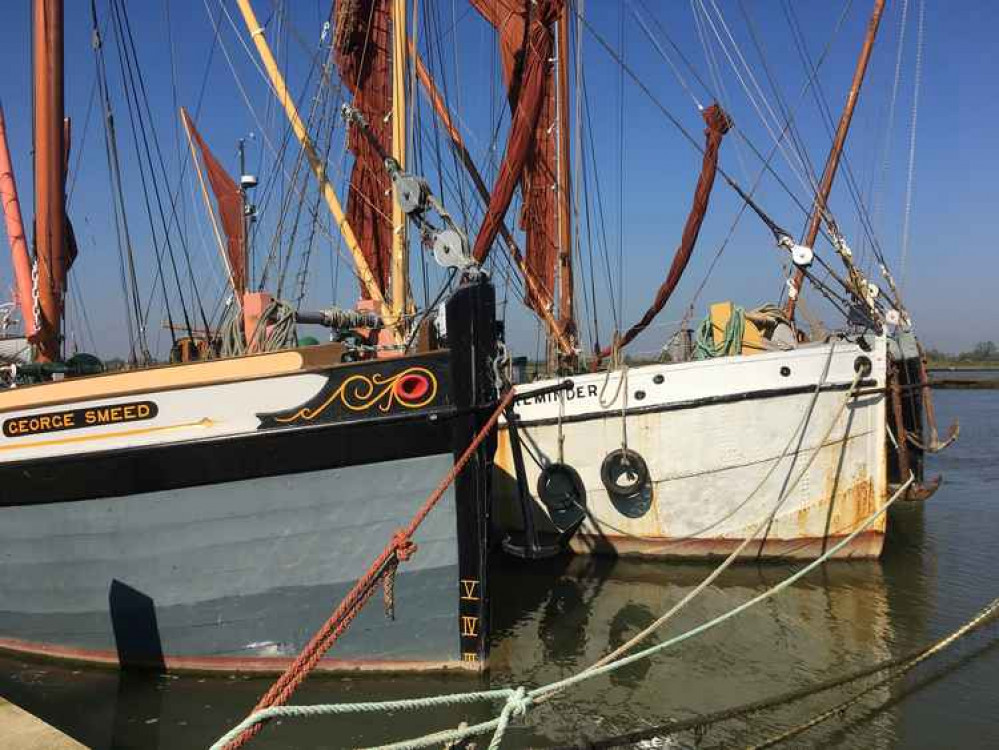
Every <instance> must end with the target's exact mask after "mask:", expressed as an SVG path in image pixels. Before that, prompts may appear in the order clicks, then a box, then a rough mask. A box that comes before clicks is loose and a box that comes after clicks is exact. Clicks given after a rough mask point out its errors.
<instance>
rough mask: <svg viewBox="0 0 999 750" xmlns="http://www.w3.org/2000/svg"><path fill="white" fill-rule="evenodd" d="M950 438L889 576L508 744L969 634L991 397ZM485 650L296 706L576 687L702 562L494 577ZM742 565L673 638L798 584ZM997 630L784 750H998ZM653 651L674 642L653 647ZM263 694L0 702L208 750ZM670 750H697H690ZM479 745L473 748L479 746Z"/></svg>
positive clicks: (548, 716)
mask: <svg viewBox="0 0 999 750" xmlns="http://www.w3.org/2000/svg"><path fill="white" fill-rule="evenodd" d="M937 409H938V415H939V419H940V420H941V422H942V423H948V422H950V421H951V419H953V417H955V416H960V417H961V421H962V435H961V440H960V441H958V443H957V444H955V445H954V446H953V447H952V448H951V449H950V450H949V451H948V452H947V453H944V454H942V455H941V456H939V457H937V458H936V459H934V465H933V466H932V467H930V468H931V470H932V471H939V472H942V473H943V474H944V475H945V484H944V485H943V487H942V488H941V490H940V492H939V493H938V494H937V496H936V497H935V498H934V499H933V500H932V501H930V503H929V504H928V505H926V506H925V507H924V506H915V505H911V506H901V507H898V508H897V509H895V510H894V511H893V513H892V516H891V522H890V524H889V538H888V542H887V544H886V552H885V555H884V556H883V558H882V559H881V561H880V562H876V563H874V562H864V563H860V562H840V563H835V564H831V565H830V566H828V567H825V568H823V569H820V570H819V571H817V572H816V573H814V574H812V575H810V576H808V577H807V578H806V579H804V580H802V581H799V582H798V583H797V584H796V585H795V586H793V587H791V588H790V589H789V590H787V591H786V592H784V593H783V594H781V595H779V596H778V597H776V598H775V599H772V600H769V601H768V602H766V603H764V604H761V605H760V606H758V607H755V608H753V609H751V610H749V611H748V612H746V613H744V614H743V615H742V616H740V617H739V618H736V619H735V620H733V621H731V622H730V623H727V624H725V625H723V626H721V627H719V628H717V629H715V630H713V631H711V632H709V633H706V634H705V635H703V636H702V637H700V638H697V639H694V640H692V641H688V642H687V643H684V644H682V645H681V646H679V647H677V648H676V649H675V650H671V651H669V652H668V653H663V654H660V655H658V656H657V657H656V658H655V659H653V660H651V661H649V662H643V663H640V664H635V665H632V666H630V667H628V668H626V669H623V670H621V671H620V672H618V673H616V674H614V675H613V676H611V677H603V678H598V679H595V680H593V681H592V682H588V683H586V684H583V685H581V686H579V687H578V688H577V689H574V690H573V691H572V692H571V693H568V694H567V695H566V696H565V697H563V698H560V699H558V700H554V701H551V702H550V703H548V704H545V705H544V706H541V707H539V708H538V709H537V710H536V711H534V712H532V715H531V723H530V726H529V727H527V728H524V727H517V728H516V729H515V730H514V731H512V732H511V734H510V735H509V742H508V743H504V747H505V748H506V747H509V748H515V747H546V746H551V745H558V744H565V743H570V742H575V741H578V740H580V739H581V738H586V737H604V736H607V735H611V734H614V733H617V732H623V731H627V730H633V729H635V728H638V727H641V726H648V725H650V724H661V723H663V722H665V721H668V720H669V719H671V718H675V719H682V718H686V717H689V716H692V715H695V714H703V713H708V712H711V711H716V710H719V709H722V708H725V707H728V706H731V705H736V704H740V703H744V702H746V701H749V700H756V699H760V698H764V697H767V696H771V695H774V694H777V693H781V692H784V691H787V690H791V689H794V688H796V687H802V686H805V685H807V684H810V683H812V682H813V681H815V680H820V679H823V678H826V677H830V676H834V675H839V674H842V673H844V672H847V671H849V670H851V669H854V668H859V667H861V666H867V665H869V664H871V663H873V662H876V661H878V660H881V659H884V658H888V657H892V656H898V655H900V654H902V653H906V652H908V651H910V650H912V649H914V648H916V647H919V646H921V645H923V644H924V643H926V642H927V641H928V640H931V639H933V638H938V637H940V636H941V635H943V634H944V633H946V632H948V631H949V630H951V629H953V628H954V627H956V626H958V625H959V624H961V623H962V622H963V621H965V620H966V619H967V618H968V617H970V616H971V615H972V614H973V613H974V612H975V611H977V610H978V609H979V608H980V607H981V606H983V605H984V604H985V603H986V602H987V600H989V599H991V598H992V597H994V596H995V595H996V592H997V591H999V545H997V544H996V538H997V536H999V520H997V519H999V509H997V507H996V503H995V493H994V488H995V486H997V485H999V462H997V461H996V445H997V444H999V393H997V392H994V391H993V392H980V393H974V392H967V391H946V392H942V393H940V394H939V395H938V398H937ZM497 562H498V566H497V568H496V574H495V579H494V591H496V592H497V593H496V598H495V600H494V602H493V619H494V624H495V628H496V638H495V642H494V647H493V670H492V673H491V675H490V678H489V680H477V679H470V678H454V677H453V678H448V679H442V678H439V677H438V678H431V677H423V678H405V679H403V678H392V679H377V678H371V677H367V678H328V677H326V678H322V677H317V678H313V679H310V680H309V681H307V682H306V683H305V685H304V687H303V688H302V690H301V691H300V692H299V694H297V695H296V701H297V702H301V703H313V702H316V703H318V702H330V701H360V700H385V699H391V698H401V697H411V696H416V695H426V694H432V693H445V692H455V691H459V690H474V689H480V688H482V687H485V686H486V685H489V684H491V685H493V686H509V685H528V686H533V685H538V684H542V683H546V682H550V681H552V680H555V679H558V678H561V677H565V676H568V675H570V674H574V673H575V672H577V671H578V670H579V669H581V668H582V667H584V666H586V665H588V664H590V663H592V662H593V661H595V660H597V659H598V658H599V657H600V656H602V655H603V654H605V653H606V652H607V651H609V650H611V649H613V648H614V647H616V646H617V645H619V644H620V643H622V642H623V641H624V640H626V639H627V638H628V637H630V636H631V635H632V634H633V633H635V632H637V631H638V630H639V629H641V628H643V627H644V626H645V625H647V624H648V623H649V622H651V621H652V619H654V618H655V617H658V616H659V615H660V614H661V613H662V612H664V611H665V610H666V609H668V608H669V607H670V606H671V605H672V604H674V603H675V602H677V601H678V600H679V599H680V598H681V597H683V596H684V595H685V594H686V593H687V592H689V591H690V590H691V589H692V588H693V587H694V586H696V585H697V584H698V583H699V582H700V581H701V580H702V578H703V577H704V576H705V575H707V573H708V572H709V571H710V569H711V566H710V565H692V564H684V565H677V564H664V563H656V562H641V561H634V560H608V559H601V558H587V557H565V558H560V559H556V560H549V561H545V562H542V563H524V562H522V561H518V560H511V559H500V560H498V561H497ZM792 570H793V568H792V567H791V566H786V565H764V566H745V565H744V566H739V567H737V568H734V569H732V570H730V571H728V572H727V573H726V574H724V575H723V576H722V577H721V578H720V579H719V580H718V581H717V582H716V584H715V585H714V586H712V587H711V588H709V589H708V590H707V591H705V592H704V594H702V595H701V596H700V597H698V599H696V600H695V601H694V602H693V603H692V604H691V605H690V607H688V608H687V609H686V610H685V611H684V612H683V614H682V615H681V616H679V617H678V618H677V619H676V621H674V622H673V623H672V624H671V625H670V626H669V627H668V628H667V633H668V634H675V633H677V632H680V631H681V630H683V629H686V628H688V627H690V626H692V625H694V624H698V623H700V622H702V621H704V620H706V619H709V618H710V617H713V616H714V615H717V614H718V613H720V612H723V611H725V610H727V609H729V608H731V607H733V606H736V605H737V604H739V603H741V602H743V601H745V600H746V599H749V598H751V597H753V596H755V595H756V594H758V593H759V592H761V591H762V590H764V589H765V588H767V587H769V586H772V585H773V584H775V583H777V582H778V581H780V580H781V579H783V578H785V577H786V576H787V575H789V574H790V573H791V572H792ZM997 631H999V628H997V627H996V626H993V627H992V628H991V630H986V631H983V632H982V633H980V634H977V635H975V636H972V637H971V638H969V639H968V642H967V643H963V642H962V644H960V645H959V646H957V647H955V649H954V651H953V653H951V652H948V654H947V655H946V656H944V657H941V658H940V660H939V661H936V660H935V661H933V662H931V663H930V664H927V665H925V666H924V667H920V669H919V670H917V671H916V672H914V673H913V674H912V675H910V676H909V677H908V678H907V679H906V680H905V681H904V682H903V683H901V684H900V685H898V686H896V687H894V688H893V689H892V690H888V689H887V688H885V689H879V690H878V691H876V692H875V693H873V694H871V695H870V696H868V698H867V700H866V701H865V702H864V704H863V706H862V707H860V709H859V710H856V711H851V712H850V713H849V714H847V715H845V716H844V717H837V718H835V719H833V720H832V721H830V722H829V725H828V726H823V727H822V728H820V729H818V730H816V731H814V732H810V733H808V734H807V735H803V736H802V737H801V738H798V739H796V740H795V741H793V742H791V743H789V745H788V746H792V747H836V748H895V747H898V748H906V750H909V749H910V748H917V749H920V748H927V749H928V748H938V747H957V746H960V747H965V748H991V747H999V712H997V711H996V710H995V707H996V703H995V695H996V692H997V691H999V677H997V675H999V635H997ZM658 637H660V638H662V637H666V636H665V635H664V634H660V635H659V636H658ZM269 682H270V681H269V680H268V679H265V678H242V677H241V678H226V677H223V678H219V677H212V678H208V677H191V676H187V677H175V676H163V675H150V674H145V673H128V674H124V675H119V674H118V673H116V672H111V671H102V670H80V669H72V668H67V667H65V666H57V665H53V664H42V663H34V662H28V661H21V660H17V659H11V658H6V657H3V658H0V692H2V694H3V695H4V696H5V697H8V698H9V699H11V700H13V701H14V702H15V703H18V704H19V705H21V706H23V707H24V708H26V709H27V710H29V711H31V712H32V713H35V714H37V715H39V716H41V717H42V718H43V719H45V720H46V721H48V722H49V723H51V724H53V725H55V726H57V727H59V728H61V729H63V730H64V731H66V732H68V733H69V734H71V735H72V736H74V737H76V738H77V739H79V740H80V741H81V742H83V743H84V744H86V745H87V746H89V747H93V748H98V749H100V750H104V749H106V748H143V749H145V748H163V749H164V750H172V749H173V748H185V750H186V749H187V748H194V747H207V746H208V745H209V744H210V743H211V742H212V741H213V740H214V739H215V738H217V737H218V736H219V735H220V734H222V732H224V731H225V730H226V729H228V728H229V727H231V726H233V725H234V724H235V723H236V722H238V721H239V720H240V719H241V718H242V717H243V716H244V715H245V713H246V712H247V711H248V710H249V709H250V708H251V707H252V705H253V704H254V703H255V702H256V700H257V698H258V697H259V696H260V695H261V693H262V692H263V691H264V690H265V689H266V688H267V687H268V685H269ZM842 697H843V694H842V693H840V694H837V695H829V696H823V697H821V698H819V699H813V700H810V701H808V702H805V703H802V704H798V705H796V706H794V707H793V708H791V709H788V710H782V711H777V712H773V713H768V714H762V715H759V716H757V717H754V719H753V721H752V722H745V721H743V722H732V723H730V724H727V725H724V726H722V727H718V728H716V729H713V730H712V731H711V732H709V733H708V734H707V735H706V736H705V737H703V738H700V746H704V747H729V746H733V745H736V746H738V745H745V744H746V743H747V742H748V741H750V740H753V739H759V738H761V737H762V736H765V735H767V734H769V733H771V732H776V731H779V730H781V729H783V728H786V727H788V726H791V725H793V724H796V723H798V722H800V721H801V720H802V719H804V718H806V717H807V716H810V715H812V714H813V713H816V712H818V711H820V710H823V709H825V708H826V707H828V706H829V705H831V704H832V703H834V702H836V701H837V700H838V699H841V698H842ZM491 715H492V714H491V713H490V712H489V710H488V709H486V708H483V709H481V710H477V711H475V712H470V711H469V710H468V709H460V710H454V711H448V710H442V711H439V712H437V713H433V714H420V715H396V716H393V717H390V718H389V719H388V720H385V719H378V720H371V719H370V718H350V719H347V718H341V719H323V720H318V721H315V722H285V723H284V724H282V725H281V726H276V727H269V728H268V729H266V730H265V731H264V732H263V733H262V734H261V735H260V736H259V737H258V738H256V739H255V740H254V742H253V745H252V746H251V748H260V749H264V748H339V747H352V746H358V745H362V746H363V745H366V744H377V743H381V742H387V741H390V740H395V739H400V738H401V737H403V736H414V735H419V734H423V733H426V732H428V731H430V730H432V729H436V728H440V727H442V726H455V725H457V723H458V722H459V721H461V720H466V721H472V722H474V721H478V720H484V719H486V718H488V717H489V716H491ZM680 741H681V745H680V746H684V747H692V746H695V745H697V743H698V738H696V737H694V736H693V735H684V736H682V737H681V738H680ZM481 746H483V745H480V747H481Z"/></svg>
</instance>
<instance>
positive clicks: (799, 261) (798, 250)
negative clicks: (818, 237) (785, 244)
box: [791, 245, 815, 268]
mask: <svg viewBox="0 0 999 750" xmlns="http://www.w3.org/2000/svg"><path fill="white" fill-rule="evenodd" d="M814 259H815V253H814V252H813V251H812V248H810V247H808V246H807V245H793V246H792V247H791V262H792V263H794V265H796V266H798V268H807V267H808V266H810V265H812V261H813V260H814Z"/></svg>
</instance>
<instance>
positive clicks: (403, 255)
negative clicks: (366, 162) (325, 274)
mask: <svg viewBox="0 0 999 750" xmlns="http://www.w3.org/2000/svg"><path fill="white" fill-rule="evenodd" d="M406 48H407V43H406V0H392V158H394V159H395V160H396V163H398V165H399V168H400V169H402V170H403V171H405V169H406ZM406 230H407V221H406V216H405V214H403V212H402V205H401V204H400V203H399V200H398V197H396V199H395V200H393V201H392V262H391V264H390V268H391V276H390V280H391V281H390V283H391V287H392V314H393V316H394V318H395V320H396V321H400V322H401V321H402V320H403V316H404V315H405V314H406V307H407V303H408V294H409V234H408V232H407V231H406ZM397 332H398V333H399V334H400V335H401V334H403V331H402V327H401V325H400V326H399V328H398V331H397Z"/></svg>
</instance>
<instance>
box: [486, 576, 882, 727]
mask: <svg viewBox="0 0 999 750" xmlns="http://www.w3.org/2000/svg"><path fill="white" fill-rule="evenodd" d="M710 570H711V567H710V566H708V565H692V564H685V565H663V564H662V563H660V562H646V561H636V560H628V559H619V560H607V559H593V558H582V557H577V558H572V559H570V560H569V561H567V562H559V563H555V564H553V565H551V566H546V565H541V566H539V565H537V564H535V565H525V564H523V563H520V562H519V561H510V562H508V563H505V564H503V565H502V566H501V567H500V569H499V571H498V573H497V576H496V578H494V581H497V583H498V585H497V589H498V590H500V591H517V592H518V597H517V599H518V601H519V602H520V603H521V604H523V603H524V602H525V601H527V600H529V599H530V595H529V593H528V592H530V591H532V590H534V591H535V597H534V598H535V599H536V600H537V604H536V605H535V607H534V609H533V610H532V609H524V608H520V609H517V610H515V609H514V608H512V607H511V608H509V609H508V611H510V612H513V611H516V612H517V616H515V617H512V618H510V619H509V620H508V621H507V622H504V623H502V624H501V627H502V628H503V631H502V633H501V634H500V636H499V638H498V645H497V647H496V649H495V650H494V652H493V680H494V681H497V682H502V683H517V684H530V685H536V684H543V683H547V682H551V681H553V680H557V679H559V678H561V677H564V676H566V675H568V674H571V673H573V672H575V671H578V669H580V668H581V667H583V666H586V665H588V664H591V663H593V662H594V661H596V660H597V659H599V658H600V657H601V656H603V655H604V654H605V653H607V652H608V651H610V650H612V649H614V648H616V647H617V646H619V645H621V644H622V643H623V642H624V641H626V640H627V639H628V638H630V637H631V636H632V635H634V634H635V633H636V632H638V631H639V630H641V629H643V628H644V627H646V626H647V625H649V624H650V623H651V622H653V621H654V620H655V619H656V618H657V617H658V616H659V615H660V614H661V613H662V612H664V611H665V610H667V609H669V608H670V607H671V606H672V605H673V604H675V603H676V602H677V601H679V600H680V599H681V598H683V597H684V596H685V595H686V594H687V593H689V592H690V591H691V589H693V588H694V587H695V586H696V585H697V584H698V583H700V581H701V580H702V579H703V578H704V577H705V576H706V575H707V574H708V573H709V572H710ZM791 570H792V569H791V568H789V567H787V566H778V565H769V566H741V567H737V568H733V569H731V570H729V571H727V572H726V573H725V574H723V575H722V577H721V578H719V580H718V581H717V582H716V584H715V585H713V586H712V587H710V588H708V589H707V590H705V591H704V593H702V594H701V595H700V596H699V597H698V598H696V599H695V600H693V602H692V603H691V604H690V605H689V606H688V607H687V608H686V609H685V610H683V611H682V612H681V614H680V615H678V616H677V618H676V619H675V620H674V621H673V622H672V623H671V624H670V625H669V626H668V627H667V629H666V631H665V633H659V634H657V635H656V636H654V637H653V638H652V639H651V640H650V641H649V643H650V644H651V643H655V642H657V640H656V639H657V638H665V637H668V635H672V634H675V633H679V632H681V631H683V630H686V629H687V628H689V627H692V626H694V625H697V624H699V623H701V622H703V621H705V620H708V619H710V618H711V617H713V616H715V615H717V614H720V613H722V612H724V611H726V610H728V609H730V608H732V607H734V606H736V605H738V604H740V603H742V602H743V601H746V600H747V599H750V598H752V597H753V596H755V595H756V594H757V593H759V592H760V591H762V590H764V589H765V588H768V587H770V586H772V585H774V584H775V583H777V582H779V581H780V580H782V579H783V578H784V577H786V576H787V575H788V574H789V573H790V572H791ZM553 578H555V579H557V580H558V581H559V583H558V585H557V586H554V587H551V586H549V585H548V584H549V583H550V581H551V580H552V579H553ZM504 604H505V603H504V602H501V601H497V605H498V606H499V607H503V606H504ZM498 624H500V623H498ZM894 640H895V638H894V631H893V627H892V622H891V618H890V613H889V604H888V598H887V594H886V581H885V577H884V571H883V569H882V566H881V565H880V564H878V563H847V564H835V565H832V566H829V567H827V568H825V569H824V570H823V571H821V572H820V573H819V574H816V575H815V576H812V577H809V578H806V579H805V580H803V581H800V582H799V583H797V584H796V585H794V586H792V587H791V588H790V589H788V590H787V591H786V592H784V593H783V594H782V595H780V596H779V597H776V598H774V599H771V600H768V601H767V602H765V603H763V604H761V605H759V606H758V607H756V608H753V609H750V610H748V611H747V612H746V613H744V614H743V615H742V616H740V617H739V618H737V619H735V620H733V621H731V622H730V623H726V624H724V625H722V626H720V627H718V628H716V629H715V630H712V631H709V632H707V633H705V634H704V635H702V636H701V637H699V638H697V639H694V640H691V641H688V642H686V643H683V644H681V645H679V646H677V647H676V648H675V649H673V650H670V651H667V652H664V653H662V654H659V655H657V656H656V657H655V658H653V659H651V660H648V661H643V662H639V663H636V664H632V665H628V666H627V667H625V668H623V669H622V670H620V671H618V672H615V673H614V674H613V675H611V676H609V677H606V678H597V679H595V680H593V681H592V682H589V683H585V684H583V685H581V686H579V687H578V688H576V689H574V690H573V692H572V694H571V696H569V697H567V698H565V699H563V700H561V701H553V702H552V703H551V704H549V705H546V706H543V707H542V708H541V709H540V710H539V711H538V713H537V714H536V716H535V719H536V721H535V724H536V725H540V728H538V729H535V730H534V731H532V732H529V733H528V732H522V733H521V736H520V737H519V741H520V742H521V743H522V744H524V745H535V744H537V745H543V744H550V743H557V742H574V741H579V740H584V739H586V738H587V737H600V736H604V735H607V734H612V733H613V731H614V730H615V728H617V729H619V730H622V731H623V730H624V729H625V728H634V727H637V726H642V725H643V724H651V723H662V722H663V721H665V720H667V719H669V718H686V717H688V716H693V715H696V714H698V713H704V712H707V711H712V710H717V709H721V708H724V707H727V706H730V705H737V704H739V703H743V702H746V701H748V700H755V699H757V698H762V697H764V696H767V695H771V694H774V693H777V692H782V691H784V690H788V689H793V688H795V687H799V686H804V685H806V684H808V683H810V682H813V681H815V680H820V679H824V678H826V677H829V676H833V675H835V674H839V673H842V672H846V671H848V670H850V669H852V668H855V667H860V666H863V665H867V664H870V663H872V662H875V661H879V660H881V659H885V658H888V657H890V656H891V655H892V643H893V641H894ZM886 698H887V693H886V692H883V691H878V692H876V693H874V694H872V695H871V696H870V702H871V704H872V705H874V704H876V703H878V702H880V701H883V700H885V699H886ZM815 705H819V704H815ZM801 710H802V709H801V707H800V706H799V707H796V708H795V709H794V710H792V711H790V712H788V711H785V712H777V713H776V714H774V715H771V716H768V717H764V720H763V721H764V724H768V725H771V726H773V727H778V726H780V725H781V724H782V722H784V721H793V720H794V716H795V715H799V716H800V711H801ZM891 720H892V719H891V716H890V715H887V714H886V715H884V716H882V717H879V718H877V719H875V721H874V723H875V724H876V730H877V731H876V732H875V734H876V736H877V738H878V739H877V741H875V742H869V741H868V742H865V744H864V746H866V747H888V746H889V743H890V738H891V737H892V736H893V735H894V732H893V730H892V727H891V726H890V722H891ZM756 728H757V729H758V728H759V727H758V726H757V727H756ZM744 730H745V727H741V728H740V727H738V726H736V727H735V729H734V731H735V732H736V734H734V735H731V738H733V739H734V738H735V737H736V736H738V733H739V732H741V731H744ZM726 731H728V732H732V731H733V729H732V728H731V727H730V728H728V730H726ZM720 736H721V737H726V738H727V737H729V736H730V735H724V734H723V735H720ZM718 738H719V736H716V737H715V738H714V739H716V740H717V739H718Z"/></svg>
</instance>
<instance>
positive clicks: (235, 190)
mask: <svg viewBox="0 0 999 750" xmlns="http://www.w3.org/2000/svg"><path fill="white" fill-rule="evenodd" d="M180 114H181V117H183V118H184V125H185V126H186V127H187V129H188V131H189V132H190V133H191V139H192V140H193V141H194V143H195V144H196V145H197V147H198V150H199V151H200V152H201V161H202V163H203V164H204V165H205V174H206V175H207V176H208V183H209V184H210V185H211V186H212V192H213V193H215V204H216V206H217V207H218V212H219V219H220V221H221V222H222V230H223V231H224V232H225V236H226V257H227V258H228V259H229V268H230V269H232V283H233V288H234V291H235V292H236V293H237V294H238V295H240V296H242V295H243V293H244V292H245V291H246V253H245V252H244V249H243V197H242V195H241V194H240V192H239V186H238V185H237V184H236V183H235V181H233V179H232V178H231V177H230V176H229V174H228V173H227V172H226V171H225V168H224V167H223V166H222V165H221V164H219V162H218V159H216V158H215V157H214V156H213V155H212V152H211V151H210V150H209V148H208V144H207V143H205V141H204V139H203V138H202V137H201V134H200V133H199V132H198V131H197V128H195V127H194V121H193V120H192V119H191V116H190V115H189V114H188V113H187V110H186V109H183V108H181V110H180Z"/></svg>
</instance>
